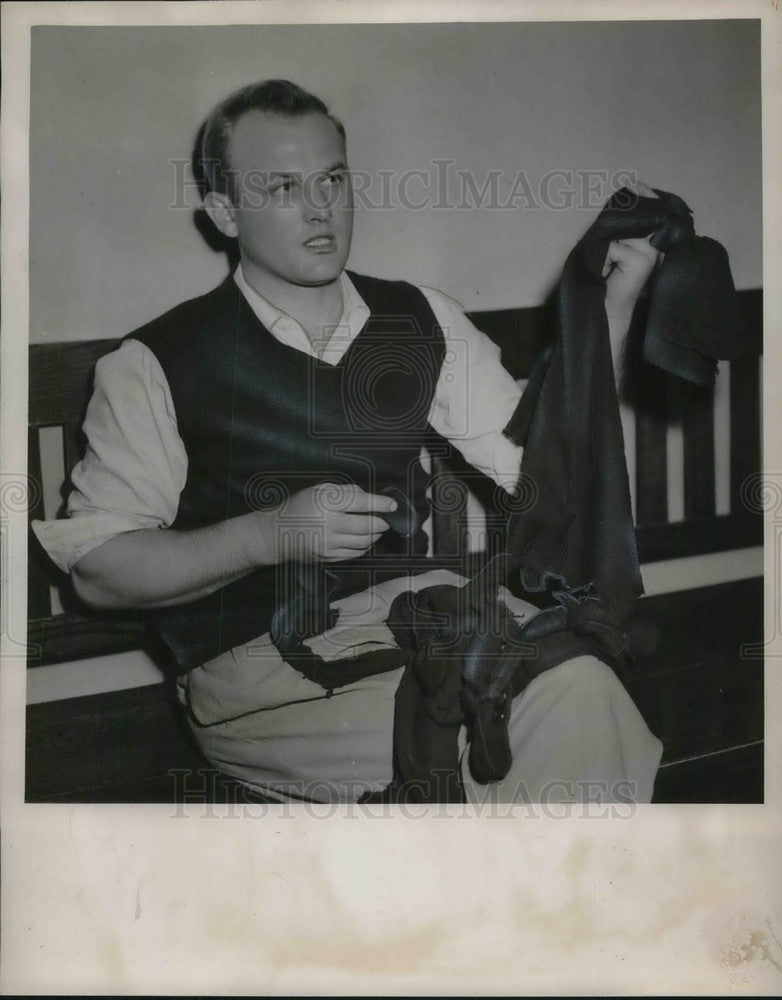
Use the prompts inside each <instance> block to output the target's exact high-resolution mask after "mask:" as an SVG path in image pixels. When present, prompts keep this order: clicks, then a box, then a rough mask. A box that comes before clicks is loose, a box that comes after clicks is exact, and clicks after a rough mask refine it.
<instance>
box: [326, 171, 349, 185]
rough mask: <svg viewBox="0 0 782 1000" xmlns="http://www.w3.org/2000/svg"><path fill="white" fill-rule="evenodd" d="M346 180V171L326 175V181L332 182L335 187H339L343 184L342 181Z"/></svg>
mask: <svg viewBox="0 0 782 1000" xmlns="http://www.w3.org/2000/svg"><path fill="white" fill-rule="evenodd" d="M344 180H345V175H344V173H341V172H340V173H338V174H327V175H326V181H327V182H328V183H329V184H331V185H332V186H333V187H338V186H339V185H340V184H342V182H343V181H344Z"/></svg>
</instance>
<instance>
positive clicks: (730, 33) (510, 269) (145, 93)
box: [30, 21, 761, 342]
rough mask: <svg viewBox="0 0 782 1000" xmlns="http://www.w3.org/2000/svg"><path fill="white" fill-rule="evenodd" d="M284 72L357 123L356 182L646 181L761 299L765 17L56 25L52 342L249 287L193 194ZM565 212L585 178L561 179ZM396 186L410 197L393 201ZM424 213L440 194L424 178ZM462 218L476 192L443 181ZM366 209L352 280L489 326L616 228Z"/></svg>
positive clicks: (50, 115)
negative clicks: (682, 206)
mask: <svg viewBox="0 0 782 1000" xmlns="http://www.w3.org/2000/svg"><path fill="white" fill-rule="evenodd" d="M275 76H284V77H288V78H291V79H294V80H296V81H297V82H298V83H300V84H302V85H303V86H305V87H307V88H308V89H311V90H313V91H314V92H315V93H317V94H318V95H320V96H321V97H323V99H324V100H326V102H327V103H328V104H329V105H330V106H331V108H332V110H333V111H334V112H335V113H336V114H337V115H338V116H339V117H340V118H341V119H342V120H343V121H344V123H345V125H346V127H347V130H348V136H349V147H348V151H349V158H350V163H351V166H352V167H353V168H354V169H360V170H362V171H368V172H369V175H370V176H371V177H373V178H376V179H377V187H376V188H375V189H370V190H369V192H368V193H369V195H370V197H371V198H372V199H373V200H374V201H375V202H376V201H377V200H378V197H379V194H380V180H379V176H380V175H379V174H378V171H391V172H392V174H393V178H394V180H395V183H396V181H397V180H398V178H399V177H400V176H401V175H402V174H403V173H404V172H405V171H407V170H413V169H418V170H424V171H426V172H427V174H428V176H429V177H430V178H432V183H434V178H435V176H436V167H434V166H433V161H436V160H446V159H450V160H453V161H454V163H453V165H452V166H451V167H450V168H449V171H450V173H449V178H450V179H452V180H454V179H455V171H457V170H462V171H469V172H472V175H473V176H474V178H475V180H476V181H477V183H478V185H479V187H480V185H481V184H482V183H483V181H484V180H485V178H486V176H487V174H488V173H489V172H490V171H499V172H500V187H499V192H500V195H501V197H504V198H507V195H508V192H509V190H510V186H511V184H512V183H513V181H514V180H515V179H516V177H517V175H518V173H519V171H523V174H524V178H525V179H526V180H527V181H528V182H529V184H530V190H531V192H532V197H533V199H534V202H535V203H538V204H540V202H541V197H540V195H541V189H540V185H541V182H542V181H543V179H544V178H545V177H546V176H547V175H550V173H551V171H566V172H568V171H583V170H594V171H604V172H606V174H607V175H608V176H609V177H610V176H611V175H613V174H614V173H615V172H616V171H621V170H631V171H636V172H637V174H638V176H639V177H640V178H641V179H643V180H646V181H648V182H649V183H651V184H652V185H654V186H655V187H660V188H663V189H667V190H674V191H676V192H677V193H679V194H680V195H681V196H682V197H684V198H685V200H686V201H687V202H688V203H689V204H690V206H691V207H692V209H693V210H694V213H695V219H696V225H697V228H698V231H699V232H701V233H703V234H705V235H710V236H713V237H715V238H717V239H719V240H720V241H721V242H723V243H724V244H725V246H726V247H727V249H728V251H729V253H730V256H731V261H732V265H733V270H734V276H735V279H736V284H737V287H739V288H749V287H757V286H759V285H760V284H761V186H760V181H761V175H760V151H761V116H760V58H759V22H756V21H691V22H648V23H642V22H624V23H623V22H616V23H569V24H553V23H552V24H545V23H538V24H523V23H511V24H482V25H481V24H436V25H409V24H407V25H348V26H257V27H254V26H250V27H248V26H242V27H217V28H213V27H208V28H199V27H181V28H179V27H170V28H158V27H150V28H135V27H134V28H61V27H36V28H34V29H33V44H32V91H31V209H30V212H31V246H30V337H31V340H32V341H34V342H40V341H43V340H74V339H75V340H79V339H91V338H102V337H116V336H120V335H122V334H123V333H126V332H128V331H129V330H131V329H133V328H135V327H137V326H139V325H140V324H142V323H143V322H145V321H146V320H148V319H151V318H152V317H153V316H155V315H157V314H159V313H160V312H162V311H163V310H165V309H166V308H168V307H170V306H172V305H174V304H176V303H177V302H179V301H181V300H182V299H183V298H187V297H190V296H192V295H197V294H200V293H202V292H204V291H206V290H208V289H209V288H210V287H212V286H213V285H214V284H216V283H217V282H218V281H220V280H221V279H222V278H223V276H224V275H225V273H226V268H227V262H226V258H225V256H224V255H223V254H221V253H215V252H214V251H212V250H210V249H209V247H208V246H207V244H206V243H205V241H204V240H203V238H202V237H201V235H200V234H199V233H198V231H197V230H196V228H195V225H194V222H193V211H192V209H193V208H194V207H195V205H196V203H197V199H196V196H195V192H194V191H193V189H192V188H190V189H188V190H187V191H186V192H185V193H184V200H185V201H186V202H187V203H189V205H190V207H189V208H179V209H177V208H171V207H169V206H171V205H172V204H176V203H177V201H179V203H180V204H181V203H182V202H183V192H182V191H181V190H177V177H178V176H180V177H181V176H182V167H181V166H180V167H176V166H174V161H180V163H181V161H182V160H187V159H189V156H190V153H191V148H192V143H193V139H194V137H195V134H196V131H197V129H198V126H199V125H200V123H201V121H202V120H203V118H204V117H205V116H206V114H207V113H208V112H209V110H210V109H211V108H212V106H213V105H214V104H215V102H216V101H217V100H219V99H220V98H222V97H223V96H224V95H225V94H227V93H228V92H230V91H231V90H232V89H234V88H235V87H237V86H240V85H242V84H244V83H247V82H249V81H252V80H256V79H262V78H265V77H275ZM555 181H556V182H555V183H554V184H553V185H552V187H551V189H550V190H551V193H552V195H554V196H556V195H558V194H561V193H562V188H563V185H565V184H566V183H567V181H566V180H562V179H559V180H557V179H555ZM392 189H393V185H392ZM408 192H409V195H410V197H411V199H413V200H415V201H421V200H422V199H423V198H424V197H425V195H426V194H427V191H426V190H425V189H424V188H423V185H422V181H421V180H420V179H419V180H418V181H416V180H415V179H413V180H412V181H411V182H410V184H409V188H408ZM429 194H430V203H431V202H433V201H436V199H438V198H439V199H440V201H441V202H442V201H443V200H446V201H448V200H450V201H451V202H452V203H458V201H459V197H458V195H459V187H458V185H457V184H452V186H451V187H450V188H449V189H448V190H447V191H446V190H445V189H444V188H443V186H442V185H440V186H439V187H431V186H430V188H429ZM531 203H532V202H531V201H530V199H529V197H528V198H526V199H525V198H522V197H520V198H519V199H517V204H518V205H519V207H517V208H515V209H513V208H511V209H488V208H483V209H478V208H475V209H462V210H457V209H454V208H452V209H448V208H446V209H442V208H440V209H438V208H435V207H433V206H432V205H431V204H430V207H428V208H423V209H419V210H413V209H409V208H404V207H401V206H399V204H398V203H397V207H396V208H375V209H372V208H367V207H362V206H359V208H358V211H357V219H356V235H355V241H354V248H353V253H352V256H351V261H350V265H351V266H352V267H354V268H355V269H357V270H363V271H366V272H368V273H374V274H378V275H381V276H386V277H404V278H408V279H412V280H415V281H417V282H420V283H424V284H430V285H434V286H436V287H439V288H442V289H443V290H444V291H446V292H449V293H450V294H452V295H454V296H455V297H456V298H457V299H459V300H460V301H461V302H462V303H463V305H464V306H465V307H466V308H468V309H489V308H504V307H510V306H520V305H532V304H536V303H538V302H540V301H542V299H543V298H544V297H545V294H546V292H547V291H548V289H549V288H550V286H551V284H552V283H553V281H554V280H555V278H556V276H557V273H558V271H559V269H560V268H561V265H562V262H563V260H564V257H565V256H566V254H567V252H568V250H569V249H570V247H571V246H572V245H573V243H574V242H575V241H576V240H577V239H578V238H579V236H580V235H581V234H582V233H583V232H584V230H585V229H586V228H587V226H588V225H589V222H590V221H591V219H592V218H593V217H594V215H595V214H596V212H597V207H596V205H595V204H594V202H593V204H592V205H591V206H581V207H579V205H578V204H576V205H573V206H571V207H570V208H567V209H560V210H556V209H553V208H546V207H539V208H533V207H530V204H531Z"/></svg>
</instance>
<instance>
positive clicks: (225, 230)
mask: <svg viewBox="0 0 782 1000" xmlns="http://www.w3.org/2000/svg"><path fill="white" fill-rule="evenodd" d="M204 211H205V212H206V214H207V215H208V216H209V218H210V219H211V220H212V222H213V223H214V224H215V226H216V227H217V228H218V229H219V230H220V232H221V233H222V234H223V236H231V237H234V236H236V235H237V233H238V229H237V226H236V210H235V208H234V206H233V202H232V201H231V199H230V198H229V197H228V195H227V194H218V192H217V191H209V192H208V193H207V194H206V196H205V198H204Z"/></svg>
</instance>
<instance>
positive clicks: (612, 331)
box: [606, 302, 633, 390]
mask: <svg viewBox="0 0 782 1000" xmlns="http://www.w3.org/2000/svg"><path fill="white" fill-rule="evenodd" d="M606 318H607V320H608V336H609V339H610V341H611V360H612V362H613V365H614V379H615V380H616V387H617V390H618V389H619V383H620V380H621V378H622V366H623V363H624V351H625V345H626V343H627V333H628V331H629V329H630V321H631V320H632V318H633V308H632V306H631V307H629V308H628V307H627V306H621V307H619V306H617V307H612V306H611V305H610V303H608V302H607V303H606Z"/></svg>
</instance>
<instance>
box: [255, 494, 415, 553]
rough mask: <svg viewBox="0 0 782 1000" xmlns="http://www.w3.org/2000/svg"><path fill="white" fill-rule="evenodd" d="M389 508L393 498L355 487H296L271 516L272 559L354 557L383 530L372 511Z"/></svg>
mask: <svg viewBox="0 0 782 1000" xmlns="http://www.w3.org/2000/svg"><path fill="white" fill-rule="evenodd" d="M394 510H396V501H395V500H392V499H391V498H390V497H387V496H381V495H379V494H374V493H366V492H365V491H364V490H362V489H361V487H359V486H354V485H345V484H340V483H321V484H319V485H318V486H311V487H309V488H308V489H305V490H301V491H300V492H299V493H295V494H294V495H293V496H292V497H291V498H290V499H289V500H288V501H287V502H286V503H285V504H284V505H283V506H281V507H279V508H277V510H275V511H274V512H273V514H272V516H273V517H274V522H275V523H274V561H275V562H286V561H296V562H321V561H322V562H341V561H343V560H345V559H356V558H357V557H358V556H360V555H361V554H362V553H363V552H366V551H367V549H369V548H370V547H371V546H372V545H374V544H375V542H376V541H377V540H378V539H379V538H380V536H381V535H382V534H383V532H384V531H387V530H388V522H387V521H386V520H384V519H383V518H382V517H380V516H378V515H380V514H382V513H390V512H391V511H394Z"/></svg>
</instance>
